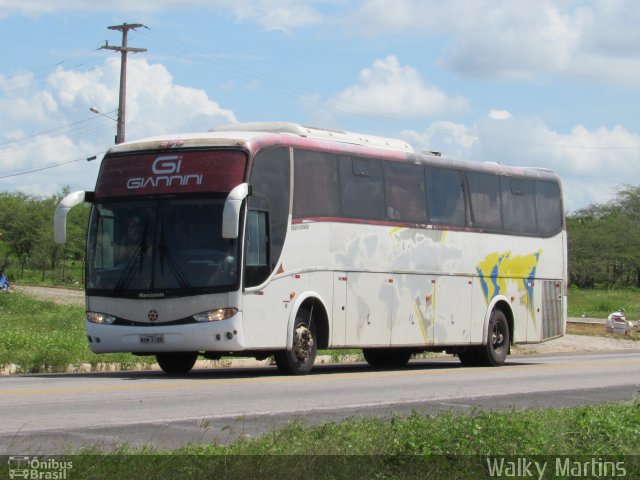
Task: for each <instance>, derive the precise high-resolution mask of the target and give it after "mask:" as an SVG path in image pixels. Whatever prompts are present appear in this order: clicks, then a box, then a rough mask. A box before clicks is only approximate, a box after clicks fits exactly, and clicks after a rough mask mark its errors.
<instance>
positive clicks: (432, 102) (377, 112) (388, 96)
mask: <svg viewBox="0 0 640 480" xmlns="http://www.w3.org/2000/svg"><path fill="white" fill-rule="evenodd" d="M329 105H330V107H331V108H332V109H333V110H334V111H336V112H338V113H342V114H349V115H357V116H365V117H366V116H371V117H373V116H376V117H386V118H389V117H393V118H399V119H408V118H426V117H430V116H435V115H442V114H445V113H446V114H455V113H460V112H462V111H464V110H465V109H466V108H467V107H468V102H467V100H466V99H464V98H462V97H449V96H447V94H446V93H444V92H443V91H442V90H440V89H439V88H437V87H435V86H432V85H428V84H427V83H426V82H425V81H424V79H423V78H422V77H421V76H420V73H419V72H418V71H417V70H416V69H414V68H413V67H410V66H402V65H400V62H399V61H398V59H397V58H396V57H395V56H393V55H389V56H388V57H386V58H384V59H381V60H376V61H375V62H374V63H373V66H372V67H371V68H365V69H364V70H362V71H361V72H360V78H359V81H358V83H357V84H355V85H353V86H351V87H348V88H346V89H345V90H343V91H342V92H341V93H339V94H337V95H335V96H334V97H333V98H332V99H331V100H330V101H329Z"/></svg>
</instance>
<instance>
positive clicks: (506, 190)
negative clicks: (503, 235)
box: [500, 177, 537, 233]
mask: <svg viewBox="0 0 640 480" xmlns="http://www.w3.org/2000/svg"><path fill="white" fill-rule="evenodd" d="M500 178H501V179H500V183H501V184H502V215H503V220H504V229H505V231H507V232H514V233H536V230H537V229H536V204H535V193H534V185H533V180H524V179H518V178H509V177H500Z"/></svg>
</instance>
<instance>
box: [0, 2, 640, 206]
mask: <svg viewBox="0 0 640 480" xmlns="http://www.w3.org/2000/svg"><path fill="white" fill-rule="evenodd" d="M123 23H129V24H142V25H143V27H140V28H136V29H135V30H129V35H128V46H129V47H134V48H143V49H146V50H147V51H146V52H140V53H130V54H129V56H128V64H127V67H128V68H127V97H126V130H125V133H126V140H128V141H129V140H135V139H139V138H143V137H147V136H155V135H164V134H167V135H170V134H176V133H186V132H204V131H207V130H209V129H210V128H213V127H215V126H216V125H220V124H226V123H234V122H255V121H289V122H294V123H299V124H302V125H312V126H317V127H324V128H331V129H340V130H347V131H352V132H359V133H367V134H372V135H379V136H385V137H392V138H400V139H403V140H406V141H407V142H409V143H410V144H411V145H412V146H413V148H414V149H415V150H416V151H422V150H430V151H439V152H442V153H443V155H444V156H447V157H449V158H455V159H467V160H473V161H479V162H484V161H492V162H499V163H502V164H504V165H517V166H530V167H542V168H549V169H551V170H553V171H555V172H556V173H557V174H558V175H559V176H560V177H561V179H562V181H563V185H564V195H565V210H566V211H567V212H569V213H572V212H575V211H576V210H579V209H581V208H585V207H588V206H589V205H591V204H593V203H603V202H607V201H610V200H612V199H613V198H615V195H616V191H617V189H619V188H620V187H621V186H623V185H633V186H638V185H640V115H639V114H638V110H640V99H639V94H640V28H638V25H640V8H638V6H637V2H636V1H635V0H536V1H530V0H503V1H495V0H447V1H446V2H445V1H436V0H355V1H347V0H306V1H305V0H300V1H292V0H206V1H205V0H180V1H178V0H136V1H135V2H132V1H130V0H111V1H110V2H87V1H86V0H56V1H51V0H0V43H1V44H2V45H3V48H2V53H1V54H0V192H23V193H25V194H27V195H34V196H48V195H53V194H56V193H60V192H61V191H62V189H63V188H65V187H68V188H69V189H71V190H72V191H73V190H93V189H94V186H95V181H96V176H97V172H98V168H99V163H100V160H101V158H102V156H103V155H104V152H105V151H106V150H107V149H108V148H109V147H110V146H112V145H113V142H114V136H115V130H116V122H115V120H114V119H115V118H116V117H117V110H118V88H119V75H120V53H118V52H115V51H112V50H108V49H104V48H101V47H102V46H104V45H105V42H108V44H109V45H111V46H121V45H122V35H121V32H120V31H117V30H110V29H109V28H108V27H109V26H115V25H122V24H123ZM91 107H95V108H96V109H97V110H98V111H99V112H100V113H93V112H91V111H90V110H89V109H90V108H91ZM92 157H96V159H95V160H87V159H90V158H92Z"/></svg>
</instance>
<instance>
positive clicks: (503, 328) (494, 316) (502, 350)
mask: <svg viewBox="0 0 640 480" xmlns="http://www.w3.org/2000/svg"><path fill="white" fill-rule="evenodd" d="M488 330H489V331H488V335H487V344H486V345H481V346H478V347H468V348H466V349H465V350H463V351H462V352H460V353H458V358H459V359H460V362H461V363H462V364H463V365H465V366H469V367H471V366H479V367H499V366H501V365H504V362H505V360H506V359H507V354H508V353H509V344H510V342H511V335H510V332H509V322H508V321H507V317H506V316H505V314H504V312H503V311H502V310H494V311H493V312H492V313H491V318H490V319H489V329H488Z"/></svg>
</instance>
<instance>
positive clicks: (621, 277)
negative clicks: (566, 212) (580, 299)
mask: <svg viewBox="0 0 640 480" xmlns="http://www.w3.org/2000/svg"><path fill="white" fill-rule="evenodd" d="M567 234H568V242H569V283H570V284H571V285H575V286H577V287H580V288H601V289H607V288H612V287H616V288H640V255H638V252H639V251H640V186H639V187H633V186H630V185H624V186H622V187H620V189H619V191H618V194H617V197H616V198H615V199H613V200H612V201H610V202H607V203H604V204H594V205H591V206H589V207H587V208H584V209H582V210H579V211H577V212H576V213H575V214H573V215H571V216H569V217H568V218H567ZM617 308H619V305H617V306H616V309H617Z"/></svg>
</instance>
